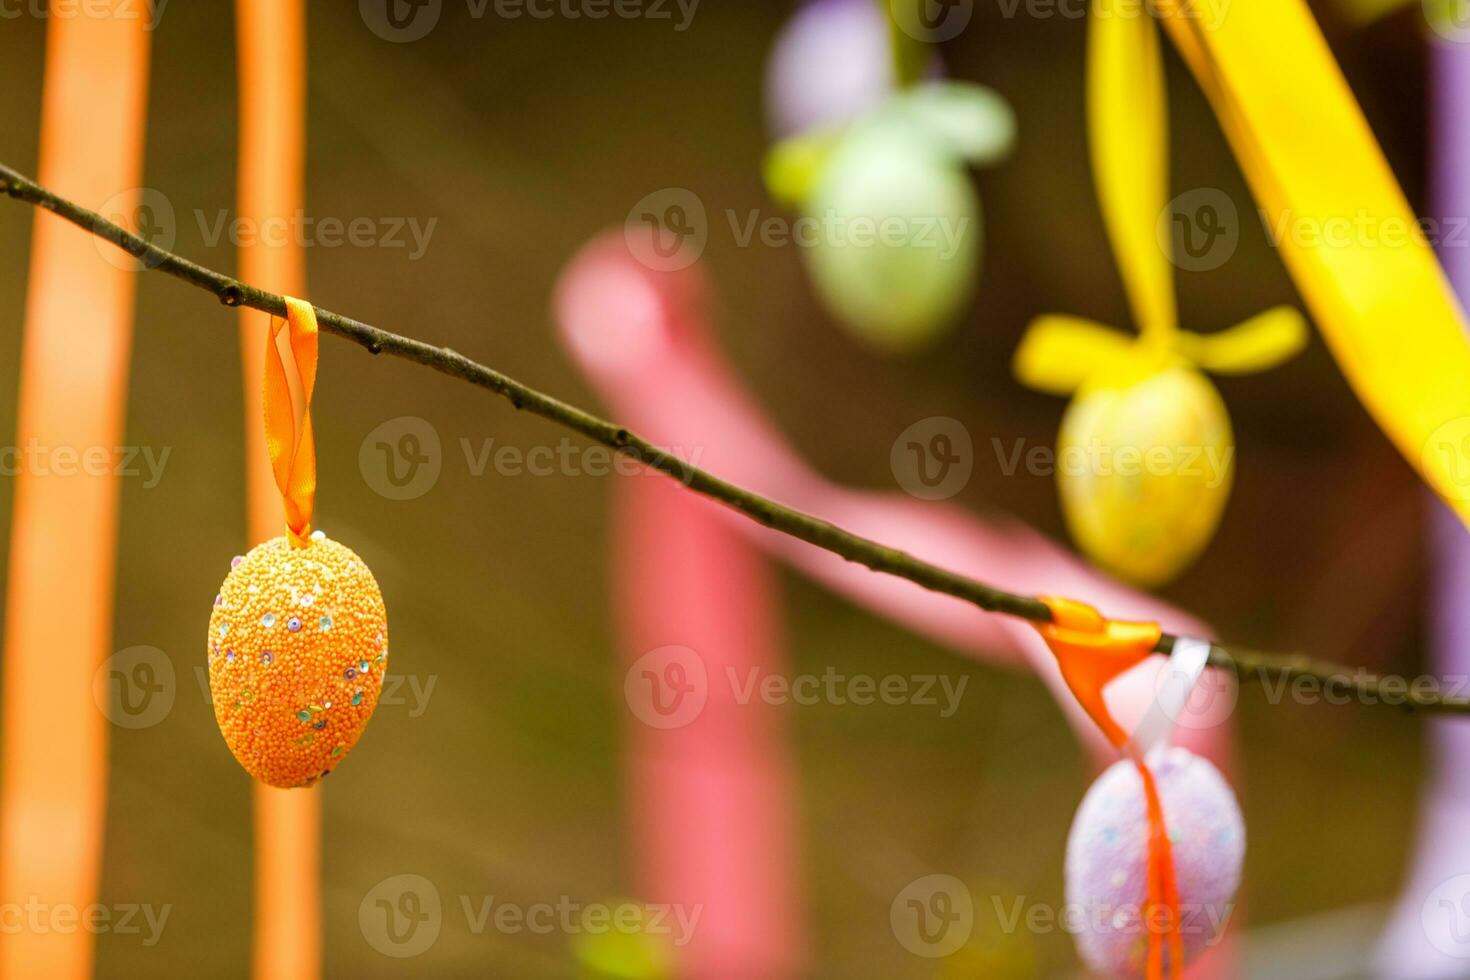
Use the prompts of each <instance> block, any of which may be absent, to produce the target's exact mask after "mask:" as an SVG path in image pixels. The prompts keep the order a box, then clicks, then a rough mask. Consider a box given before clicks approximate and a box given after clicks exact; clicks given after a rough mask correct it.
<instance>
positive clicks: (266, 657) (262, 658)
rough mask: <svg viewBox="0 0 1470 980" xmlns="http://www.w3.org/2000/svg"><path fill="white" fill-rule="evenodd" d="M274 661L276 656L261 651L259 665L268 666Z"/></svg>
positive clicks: (267, 651) (266, 651)
mask: <svg viewBox="0 0 1470 980" xmlns="http://www.w3.org/2000/svg"><path fill="white" fill-rule="evenodd" d="M275 659H276V655H275V654H274V653H271V652H270V651H269V650H262V651H261V654H260V662H261V663H263V664H268V663H270V662H271V661H272V660H275Z"/></svg>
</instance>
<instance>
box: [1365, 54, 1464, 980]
mask: <svg viewBox="0 0 1470 980" xmlns="http://www.w3.org/2000/svg"><path fill="white" fill-rule="evenodd" d="M1429 55H1430V66H1431V76H1430V90H1429V100H1430V121H1431V132H1430V139H1431V141H1432V143H1433V150H1434V153H1433V158H1432V159H1433V164H1432V166H1433V170H1432V173H1431V183H1432V185H1433V194H1434V198H1435V201H1434V210H1435V212H1437V214H1438V215H1439V217H1440V220H1441V222H1442V224H1441V228H1442V229H1443V230H1444V232H1445V235H1446V237H1445V239H1444V240H1443V242H1442V243H1441V244H1440V250H1439V258H1440V262H1441V263H1442V264H1443V265H1444V267H1445V271H1446V272H1447V273H1449V277H1450V281H1451V282H1452V283H1453V284H1454V286H1455V290H1456V292H1458V293H1459V295H1460V298H1461V300H1462V301H1463V300H1467V299H1470V250H1467V249H1466V248H1465V247H1464V244H1465V243H1464V241H1463V239H1462V237H1460V236H1459V235H1458V234H1457V233H1456V229H1457V228H1458V227H1459V225H1460V224H1463V222H1464V221H1465V220H1466V218H1467V216H1470V103H1467V101H1466V98H1467V96H1470V46H1467V45H1466V44H1464V43H1463V42H1459V43H1457V42H1454V41H1448V40H1434V41H1432V42H1431V43H1430V50H1429ZM1455 245H1459V246H1460V247H1458V248H1456V247H1453V246H1455ZM1431 507H1432V512H1431V515H1430V517H1431V519H1430V521H1429V534H1430V541H1429V549H1430V554H1431V556H1432V558H1433V563H1434V565H1433V577H1434V579H1433V588H1432V590H1431V593H1430V604H1431V608H1430V613H1431V619H1430V622H1431V628H1432V630H1433V632H1432V637H1431V639H1432V642H1431V647H1430V658H1431V669H1432V670H1433V671H1434V672H1435V673H1437V674H1438V675H1439V676H1441V677H1443V678H1447V679H1451V680H1457V679H1461V678H1465V677H1470V601H1467V597H1470V532H1467V531H1466V530H1465V526H1464V525H1463V524H1462V523H1461V522H1460V521H1458V520H1457V519H1455V517H1454V515H1453V514H1451V512H1450V511H1449V509H1448V508H1447V507H1445V506H1444V505H1443V504H1442V503H1440V502H1439V501H1438V500H1433V501H1432V502H1431ZM1429 726H1430V737H1431V740H1432V741H1431V744H1432V751H1433V758H1434V767H1433V774H1432V776H1431V778H1430V781H1429V784H1428V785H1427V786H1426V788H1425V793H1424V804H1423V811H1422V813H1421V814H1420V817H1419V836H1418V843H1417V845H1416V847H1415V855H1414V870H1413V872H1412V874H1411V876H1410V880H1409V884H1408V887H1407V888H1406V889H1405V890H1404V893H1403V894H1402V895H1401V896H1400V898H1399V904H1398V908H1397V909H1396V910H1395V913H1394V916H1393V919H1392V921H1391V922H1390V924H1389V928H1388V932H1387V934H1386V935H1385V936H1384V940H1383V944H1382V946H1381V948H1380V962H1381V966H1382V971H1383V973H1382V975H1383V976H1384V977H1385V978H1387V980H1438V978H1442V977H1444V978H1448V977H1463V976H1467V975H1470V938H1465V937H1466V930H1467V929H1470V877H1467V878H1465V880H1464V881H1461V882H1458V883H1456V882H1454V879H1456V878H1458V877H1460V876H1470V834H1467V833H1466V828H1470V724H1467V723H1466V722H1464V721H1461V720H1459V719H1452V718H1442V719H1438V720H1435V721H1432V722H1430V723H1429ZM1446 883H1448V884H1447V885H1446ZM1442 885H1446V887H1445V888H1441V886H1442ZM1441 900H1443V901H1444V902H1445V903H1446V904H1441Z"/></svg>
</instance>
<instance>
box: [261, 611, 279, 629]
mask: <svg viewBox="0 0 1470 980" xmlns="http://www.w3.org/2000/svg"><path fill="white" fill-rule="evenodd" d="M260 625H262V626H264V627H265V628H266V629H270V628H271V627H272V626H274V625H276V614H275V613H266V614H265V615H264V616H262V617H260Z"/></svg>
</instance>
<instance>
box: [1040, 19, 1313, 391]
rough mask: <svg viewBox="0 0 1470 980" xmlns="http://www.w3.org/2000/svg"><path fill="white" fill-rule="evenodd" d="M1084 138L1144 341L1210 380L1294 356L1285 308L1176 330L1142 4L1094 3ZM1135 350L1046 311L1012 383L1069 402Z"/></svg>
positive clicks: (1159, 102) (1163, 137) (1152, 63)
mask: <svg viewBox="0 0 1470 980" xmlns="http://www.w3.org/2000/svg"><path fill="white" fill-rule="evenodd" d="M1191 2H1192V0H1191ZM1192 9H1193V8H1191V10H1192ZM1087 129H1088V150H1089V154H1090V157H1091V160H1092V169H1093V177H1094V180H1095V182H1096V185H1097V196H1098V202H1099V205H1100V207H1101V209H1102V214H1103V222H1104V224H1105V226H1106V228H1107V232H1108V241H1109V243H1110V244H1111V245H1112V249H1113V255H1114V257H1115V258H1116V259H1117V262H1118V268H1119V272H1120V274H1121V275H1122V277H1123V286H1124V289H1125V291H1126V292H1127V295H1128V301H1129V306H1130V307H1131V309H1132V311H1133V319H1134V321H1135V322H1136V324H1137V325H1138V328H1139V331H1140V332H1141V334H1142V340H1143V343H1144V344H1145V345H1146V346H1148V347H1151V348H1155V349H1158V350H1168V351H1172V352H1173V353H1176V354H1179V355H1181V356H1182V357H1184V358H1185V359H1187V360H1189V361H1190V362H1192V363H1194V364H1197V365H1199V366H1200V367H1202V368H1205V369H1206V370H1209V371H1214V372H1217V373H1221V374H1244V373H1250V372H1255V371H1261V370H1264V369H1266V368H1269V367H1273V366H1275V365H1277V364H1279V363H1281V362H1282V361H1284V360H1286V359H1287V358H1289V357H1291V356H1292V355H1294V354H1296V353H1297V352H1298V351H1299V350H1301V348H1302V346H1303V345H1304V344H1305V343H1306V336H1307V329H1306V323H1305V321H1304V320H1303V319H1302V316H1301V314H1300V313H1298V312H1297V311H1296V310H1294V309H1292V308H1291V307H1287V306H1279V307H1275V308H1273V309H1270V310H1267V311H1265V312H1263V313H1259V314H1257V315H1256V316H1254V317H1251V318H1250V319H1248V320H1246V321H1244V322H1243V323H1239V324H1236V325H1235V326H1233V327H1230V328H1229V329H1226V330H1221V331H1218V332H1216V333H1211V334H1198V333H1191V332H1189V331H1183V330H1180V329H1179V325H1178V306H1177V303H1176V300H1175V296H1174V278H1173V269H1172V268H1171V266H1172V262H1173V256H1172V253H1171V251H1170V247H1171V242H1170V241H1169V240H1168V239H1167V238H1165V239H1164V240H1161V236H1160V233H1159V219H1160V215H1162V214H1164V213H1165V209H1166V208H1167V207H1168V197H1169V165H1168V159H1169V157H1168V144H1169V124H1168V99H1167V93H1166V89H1165V85H1164V69H1163V59H1162V56H1161V53H1160V50H1159V38H1158V28H1157V26H1156V25H1155V23H1154V18H1153V17H1151V16H1149V14H1148V12H1147V10H1146V8H1145V7H1144V5H1143V3H1142V0H1094V3H1093V16H1092V17H1091V19H1090V20H1089V22H1088V35H1087ZM1135 346H1136V344H1135V341H1134V340H1133V338H1130V337H1129V336H1128V335H1126V334H1124V333H1121V332H1119V331H1117V330H1114V329H1113V328H1111V327H1107V326H1104V325H1102V324H1099V323H1094V322H1093V321H1091V320H1085V319H1082V318H1080V317H1073V316H1064V315H1056V314H1049V315H1046V316H1042V317H1038V318H1037V319H1036V320H1034V321H1033V322H1032V323H1031V325H1030V327H1029V328H1028V329H1027V331H1026V335H1025V337H1024V338H1023V339H1022V341H1021V346H1020V348H1019V349H1018V350H1017V352H1016V358H1015V370H1016V375H1017V377H1019V378H1020V380H1021V381H1022V383H1024V384H1026V385H1029V386H1031V387H1033V388H1036V389H1038V390H1041V391H1047V392H1052V393H1054V394H1069V393H1071V392H1073V391H1075V390H1077V388H1078V387H1079V386H1080V385H1081V384H1082V382H1083V381H1084V380H1086V378H1087V377H1088V376H1090V375H1091V374H1093V373H1095V372H1097V371H1099V370H1100V369H1102V368H1104V367H1106V366H1107V365H1108V364H1109V363H1111V362H1113V361H1114V360H1116V359H1117V358H1118V357H1119V356H1120V355H1125V354H1127V353H1128V352H1129V351H1130V350H1133V349H1134V348H1135Z"/></svg>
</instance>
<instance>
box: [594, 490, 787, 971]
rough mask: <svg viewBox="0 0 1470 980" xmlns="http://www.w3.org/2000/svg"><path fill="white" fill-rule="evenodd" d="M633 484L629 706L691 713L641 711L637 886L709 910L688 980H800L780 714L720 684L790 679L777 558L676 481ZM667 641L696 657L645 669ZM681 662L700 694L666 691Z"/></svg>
mask: <svg viewBox="0 0 1470 980" xmlns="http://www.w3.org/2000/svg"><path fill="white" fill-rule="evenodd" d="M631 483H632V485H628V482H626V481H625V482H623V483H621V484H620V485H619V486H618V488H617V489H618V492H617V494H616V496H615V506H614V509H613V514H614V527H615V528H616V535H617V538H616V545H615V549H614V552H613V573H614V574H613V580H614V582H616V588H615V595H616V596H617V597H618V598H619V600H620V601H619V603H618V608H619V611H620V613H621V617H622V621H621V623H620V626H621V631H620V632H621V637H622V641H623V651H624V655H625V659H626V660H627V661H628V662H629V668H628V669H629V671H630V674H631V676H630V677H629V678H628V683H629V684H632V685H637V686H640V687H642V689H641V690H637V691H636V692H635V694H634V695H633V697H635V698H636V697H642V696H645V695H647V696H651V697H655V698H661V699H664V704H665V705H672V706H673V707H672V710H674V711H678V710H679V708H680V707H683V705H680V704H679V702H677V701H675V702H670V701H668V700H667V699H668V698H671V697H672V698H681V699H682V698H685V697H688V698H690V699H691V700H690V702H689V703H688V705H687V709H686V711H685V714H684V715H683V716H679V715H674V716H671V717H669V718H668V719H667V720H665V719H664V718H661V717H660V716H659V715H658V714H650V713H649V710H648V709H649V708H650V707H651V702H649V701H643V702H641V704H640V708H642V710H635V711H634V712H632V713H631V714H630V717H631V718H633V719H634V720H633V722H632V724H631V727H630V730H629V733H628V745H629V747H628V760H629V769H630V773H629V775H630V779H631V783H632V807H633V811H634V812H633V824H634V833H635V835H636V837H637V842H638V843H637V847H636V850H637V852H638V854H639V855H640V856H641V861H640V869H639V870H640V874H641V877H642V880H641V881H640V887H641V888H642V889H643V890H644V892H645V894H646V896H647V897H648V898H649V899H650V900H652V901H657V902H668V903H678V904H681V905H684V906H685V907H686V908H687V909H689V910H690V911H691V913H692V912H694V911H695V910H697V914H699V916H700V918H699V924H698V926H697V927H696V928H695V929H694V931H693V941H692V942H691V943H690V944H689V945H688V946H687V947H686V948H685V949H683V950H681V951H679V958H678V964H679V975H680V976H682V977H691V978H698V980H724V978H729V980H739V978H743V977H763V978H769V980H782V978H787V977H795V976H800V975H804V972H805V971H804V970H803V969H802V965H803V957H802V945H803V939H802V923H801V902H800V899H799V897H798V895H797V889H798V884H797V878H798V872H797V869H798V868H799V867H800V866H801V861H800V855H799V854H798V853H797V844H796V833H797V823H798V819H797V812H796V809H797V808H796V805H795V803H794V801H793V798H792V784H793V779H792V777H791V772H790V765H789V760H788V758H787V752H786V738H785V730H784V726H783V724H782V722H783V720H784V719H783V718H782V717H781V715H780V713H779V712H778V711H777V710H776V709H775V708H774V707H772V706H770V705H766V704H764V703H763V702H761V701H760V700H759V699H752V700H749V701H748V702H747V703H744V704H741V703H739V702H737V700H736V697H735V690H736V688H735V685H732V684H730V683H726V682H725V677H726V676H727V671H729V672H731V673H733V674H735V675H738V676H741V677H745V676H748V675H749V674H750V673H751V672H752V671H756V672H758V674H759V675H760V676H764V675H767V674H772V673H775V674H784V673H785V672H786V671H785V669H784V661H783V657H782V652H781V648H780V643H779V641H778V638H777V631H778V629H779V625H778V622H777V620H778V619H779V614H778V611H777V605H776V603H775V602H774V601H773V595H772V588H773V583H772V581H771V573H770V569H769V567H768V563H767V561H766V560H765V559H764V558H763V557H762V556H761V555H760V554H759V552H758V551H757V550H756V549H755V548H754V547H753V546H752V545H750V543H749V542H747V541H746V540H745V539H743V538H741V537H740V536H739V535H738V534H737V533H736V532H735V531H734V529H733V528H731V527H730V526H729V524H728V523H726V522H725V521H724V520H723V519H722V517H721V515H720V514H718V513H717V512H716V510H717V505H715V504H712V503H710V502H709V501H706V500H703V499H701V498H699V497H696V496H694V495H693V494H689V493H685V492H684V491H683V489H682V488H680V487H677V486H675V485H674V484H672V483H671V482H669V481H667V480H653V479H641V478H634V479H633V480H632V481H631ZM670 644H678V645H679V646H680V647H682V648H686V649H681V650H679V651H676V652H675V653H674V654H673V657H674V658H675V659H674V660H670V659H667V658H662V659H661V658H660V655H659V654H657V653H653V656H652V658H651V659H644V658H645V656H646V655H648V654H650V653H652V652H654V651H657V650H659V649H660V648H663V647H666V646H668V645H670ZM691 658H698V662H697V663H694V662H692V661H691ZM640 661H641V666H640ZM673 662H677V663H678V664H679V668H680V669H684V670H686V674H685V676H686V677H687V678H688V681H687V685H694V686H695V687H694V689H692V690H689V691H687V692H685V693H680V692H678V691H675V690H664V689H663V688H662V686H661V685H662V684H663V677H664V676H665V674H664V672H665V671H666V670H667V667H668V664H669V663H673ZM644 670H647V671H648V672H649V673H648V676H642V674H643V671H644ZM644 685H651V686H644ZM687 685H686V686H687ZM630 703H637V702H632V701H631V699H630ZM664 724H668V725H669V726H670V727H661V726H662V725H664Z"/></svg>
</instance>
